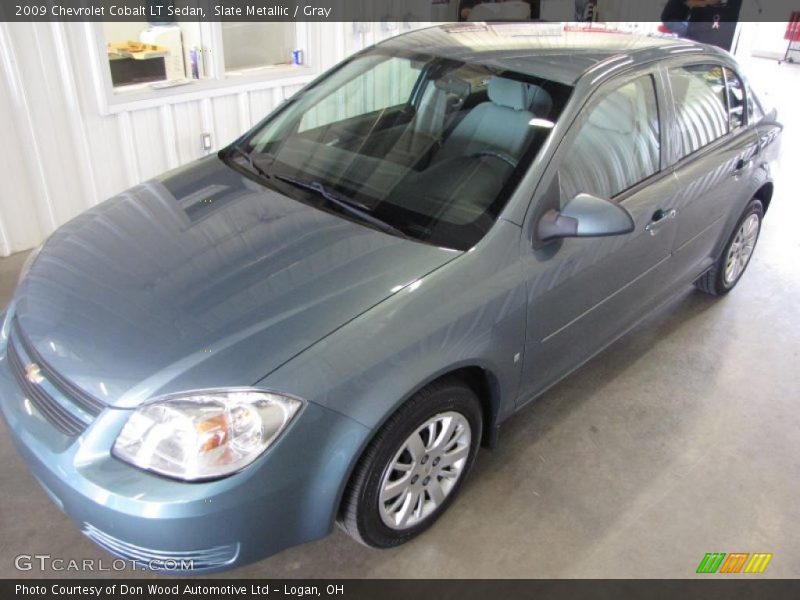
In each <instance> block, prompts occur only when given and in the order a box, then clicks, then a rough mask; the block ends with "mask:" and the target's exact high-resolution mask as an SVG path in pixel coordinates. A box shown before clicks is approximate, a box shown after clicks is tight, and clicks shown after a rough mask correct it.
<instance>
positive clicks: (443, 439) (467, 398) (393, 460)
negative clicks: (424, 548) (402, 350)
mask: <svg viewBox="0 0 800 600" xmlns="http://www.w3.org/2000/svg"><path fill="white" fill-rule="evenodd" d="M481 427H482V418H481V407H480V402H479V400H478V398H477V396H476V395H475V393H474V392H473V391H472V390H471V389H470V388H469V387H468V386H466V385H464V384H463V383H462V382H461V381H459V380H457V379H447V380H442V381H440V382H435V383H433V384H431V385H430V386H428V387H426V388H425V389H423V390H421V391H420V392H418V393H417V394H415V395H414V396H413V397H412V398H411V399H410V400H409V401H408V402H407V403H406V404H404V405H403V406H402V407H401V408H400V409H398V411H397V412H396V413H395V414H394V415H392V417H390V418H389V420H388V421H387V422H386V424H385V425H384V426H383V427H382V428H381V430H380V431H379V432H378V433H377V434H376V436H375V439H374V440H373V441H372V443H371V444H370V445H369V447H368V448H367V450H366V451H365V452H364V455H363V456H362V458H361V460H360V462H359V464H358V466H357V467H356V469H355V472H354V473H353V475H352V477H351V480H350V483H349V485H348V487H347V490H346V491H345V496H344V499H343V505H342V510H341V513H340V515H339V524H340V525H341V526H342V528H343V529H344V530H345V531H346V532H347V533H348V534H349V535H350V536H351V537H353V538H354V539H356V540H357V541H359V542H361V543H363V544H365V545H367V546H372V547H376V548H389V547H392V546H397V545H400V544H403V543H405V542H407V541H408V540H410V539H411V538H413V537H416V536H417V535H419V534H420V533H422V532H423V531H425V530H426V529H427V528H428V527H430V526H431V525H433V523H434V522H435V521H436V519H438V518H439V516H441V514H442V513H443V512H444V511H445V510H446V509H447V507H448V506H450V504H451V503H452V502H453V499H454V498H455V497H456V495H457V494H458V492H459V490H460V488H461V486H462V485H463V483H464V480H465V479H466V476H467V474H468V473H469V471H470V469H471V467H472V464H473V462H474V460H475V455H476V454H477V451H478V447H479V445H480V439H481Z"/></svg>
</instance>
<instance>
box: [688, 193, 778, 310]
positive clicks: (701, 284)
mask: <svg viewBox="0 0 800 600" xmlns="http://www.w3.org/2000/svg"><path fill="white" fill-rule="evenodd" d="M763 220H764V207H763V205H762V204H761V201H760V200H753V201H752V202H750V204H748V205H747V208H746V209H745V210H744V212H743V213H742V216H741V217H740V218H739V220H738V221H737V222H736V227H735V228H734V229H733V233H732V234H731V237H730V238H729V239H728V243H727V244H725V248H724V249H723V250H722V252H721V253H720V256H719V258H718V259H717V262H716V263H714V266H713V267H711V268H710V269H709V270H708V271H706V272H705V273H704V274H703V275H702V276H701V277H700V278H699V279H698V280H697V281H695V286H696V287H697V289H698V290H700V291H702V292H705V293H706V294H710V295H712V296H724V295H725V294H727V293H728V292H730V291H731V290H732V289H733V288H735V287H736V284H737V283H739V281H740V280H741V278H742V275H743V274H744V272H745V270H747V266H748V265H749V264H750V259H751V258H752V257H753V252H754V251H755V247H756V244H757V243H758V236H759V234H760V233H761V223H762V221H763ZM751 224H755V230H754V231H752V225H751ZM746 248H749V250H746ZM737 252H738V255H737V254H736V253H737ZM729 261H735V262H736V263H737V264H736V266H735V269H734V270H733V272H732V270H731V268H730V266H731V265H730V263H729Z"/></svg>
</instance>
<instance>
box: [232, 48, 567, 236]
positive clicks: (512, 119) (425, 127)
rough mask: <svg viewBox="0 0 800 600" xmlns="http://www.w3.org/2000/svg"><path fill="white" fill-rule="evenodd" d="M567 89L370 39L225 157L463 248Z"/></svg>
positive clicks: (393, 226) (301, 192) (255, 173)
mask: <svg viewBox="0 0 800 600" xmlns="http://www.w3.org/2000/svg"><path fill="white" fill-rule="evenodd" d="M570 92H571V88H569V87H568V86H564V85H562V84H559V83H555V82H552V81H547V80H543V79H539V78H536V77H530V76H524V75H520V74H517V73H513V72H509V71H502V70H497V69H493V68H490V67H486V66H481V65H478V64H470V63H465V62H460V61H454V60H450V59H443V58H438V57H434V56H426V55H419V54H408V55H402V54H398V53H397V52H396V51H392V52H391V54H389V53H385V52H384V51H382V50H381V49H380V48H379V47H378V48H373V49H371V50H369V51H367V52H364V53H361V54H359V55H357V56H356V57H355V58H353V59H351V60H350V61H348V62H346V63H344V64H343V65H342V66H340V67H339V68H338V69H336V70H335V71H333V72H332V73H330V74H329V75H327V76H326V77H324V78H322V79H321V80H319V81H317V82H316V83H315V84H313V85H312V86H311V87H309V88H307V89H305V90H304V91H303V92H301V93H300V94H298V95H296V96H295V97H294V98H292V99H291V100H290V101H289V103H287V105H286V106H284V107H283V108H282V109H281V110H279V111H277V112H276V113H274V114H273V115H271V116H270V117H268V118H267V119H266V120H265V121H264V122H262V123H261V124H259V125H258V126H257V127H256V128H255V129H254V130H253V131H252V132H251V133H249V134H248V135H247V136H245V137H244V138H243V139H242V140H241V141H240V142H239V143H238V144H237V145H236V146H234V147H232V148H230V149H229V150H228V151H227V153H226V154H225V157H226V158H227V159H228V160H230V161H232V162H234V163H235V164H238V165H240V166H242V168H243V172H247V173H248V174H250V175H251V176H252V177H254V178H258V179H259V180H260V181H262V182H263V183H264V184H265V185H268V186H271V187H274V188H276V189H280V191H281V193H283V194H285V195H288V196H290V197H292V198H294V199H296V200H298V201H301V202H306V203H309V204H313V205H314V206H317V207H319V208H321V209H323V210H328V211H330V212H332V213H335V214H337V215H340V216H342V217H343V218H348V219H351V220H354V221H357V222H360V223H363V224H365V225H366V226H375V224H376V223H380V224H382V225H385V227H383V230H384V231H387V232H390V233H391V232H394V233H396V234H398V235H403V236H405V237H408V238H412V239H415V240H419V241H422V242H426V243H430V244H435V245H437V246H443V247H448V248H455V249H459V250H467V249H469V248H471V247H472V246H474V245H475V244H476V243H477V242H478V241H479V240H480V239H481V238H482V237H483V235H484V234H485V233H486V232H487V231H488V230H489V228H490V227H491V226H492V224H493V223H494V221H495V219H496V218H497V216H498V214H499V213H500V211H501V210H502V208H503V206H504V205H505V203H506V201H507V200H508V197H509V196H510V194H511V192H512V191H513V189H514V187H515V186H516V184H517V182H518V181H519V179H520V177H521V176H522V175H523V174H524V171H525V169H526V168H527V166H528V165H530V163H531V161H532V160H533V158H534V157H535V155H536V153H537V152H538V150H539V148H540V147H541V146H542V144H543V143H544V141H545V140H546V139H547V136H548V135H549V134H550V131H551V129H552V127H553V124H554V123H555V121H556V120H557V118H558V116H559V114H560V113H561V110H562V108H563V107H564V105H565V104H566V101H567V99H568V97H569V94H570ZM225 152H226V151H223V153H225ZM352 207H357V209H356V210H353V209H352ZM343 209H350V210H343ZM367 213H368V214H369V217H370V218H369V219H367V218H365V216H366V214H367Z"/></svg>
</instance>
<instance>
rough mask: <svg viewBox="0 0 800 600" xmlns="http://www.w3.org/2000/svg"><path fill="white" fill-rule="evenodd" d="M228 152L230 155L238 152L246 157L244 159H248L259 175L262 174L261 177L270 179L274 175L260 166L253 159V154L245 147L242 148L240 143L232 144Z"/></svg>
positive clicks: (248, 162)
mask: <svg viewBox="0 0 800 600" xmlns="http://www.w3.org/2000/svg"><path fill="white" fill-rule="evenodd" d="M228 154H229V155H231V154H238V155H239V156H242V157H244V159H245V160H246V161H247V164H249V165H250V166H251V167H252V168H253V170H254V171H255V172H256V173H258V174H259V175H261V177H263V178H264V179H270V178H271V177H272V176H271V175H269V174H268V173H267V172H266V171H265V170H264V169H262V168H261V167H259V166H258V165H257V164H256V162H255V161H254V160H253V156H252V155H251V154H250V153H249V152H247V151H246V150H245V149H244V148H242V147H241V146H240V145H239V144H235V145H233V146H231V147H230V148H229V152H228Z"/></svg>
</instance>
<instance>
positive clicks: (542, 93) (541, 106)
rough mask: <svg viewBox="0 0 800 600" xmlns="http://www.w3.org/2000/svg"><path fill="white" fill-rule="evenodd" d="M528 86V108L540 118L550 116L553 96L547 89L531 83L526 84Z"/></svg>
mask: <svg viewBox="0 0 800 600" xmlns="http://www.w3.org/2000/svg"><path fill="white" fill-rule="evenodd" d="M527 88H528V98H529V100H528V110H530V111H531V112H532V113H533V114H534V115H536V116H537V117H541V118H546V117H549V116H550V111H551V110H552V108H553V98H551V97H550V94H549V92H548V91H547V90H545V89H544V88H542V87H539V86H538V85H534V84H533V83H531V84H529V85H528V86H527Z"/></svg>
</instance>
